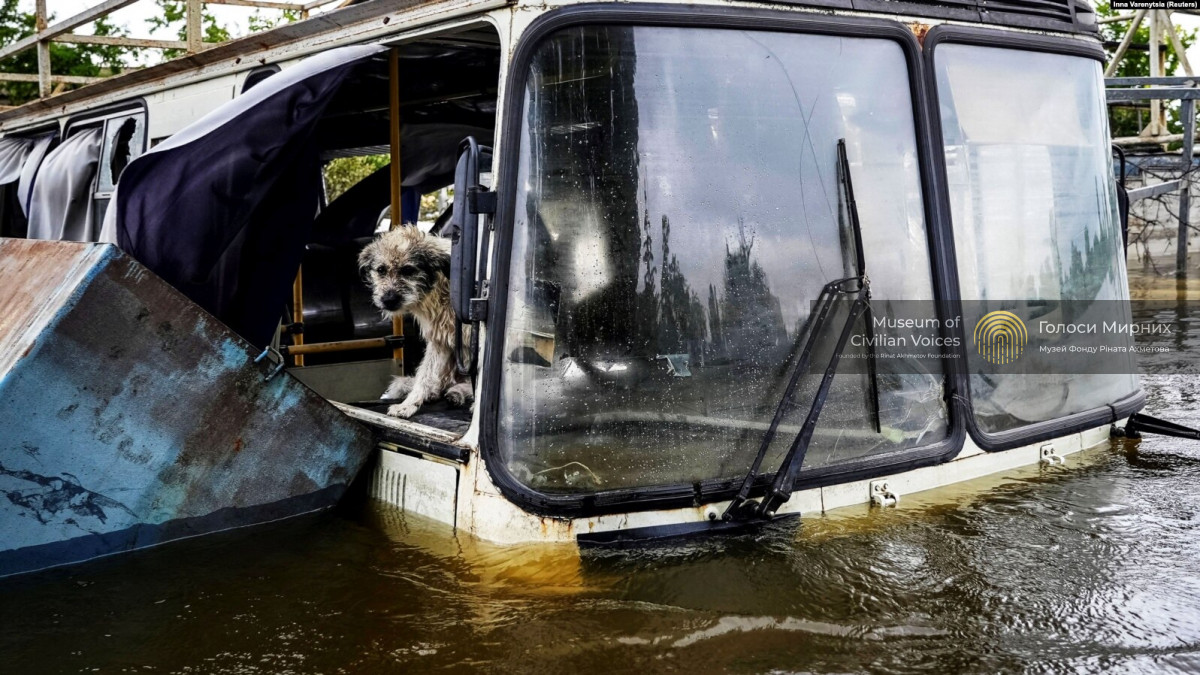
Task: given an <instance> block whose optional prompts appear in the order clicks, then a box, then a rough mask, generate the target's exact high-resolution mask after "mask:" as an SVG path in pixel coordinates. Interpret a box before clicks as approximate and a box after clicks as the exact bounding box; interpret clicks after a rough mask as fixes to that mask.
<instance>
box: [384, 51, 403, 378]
mask: <svg viewBox="0 0 1200 675" xmlns="http://www.w3.org/2000/svg"><path fill="white" fill-rule="evenodd" d="M397 50H398V48H397V47H392V49H391V51H390V52H389V53H388V109H389V115H388V122H389V126H390V127H391V132H392V133H391V167H392V168H391V179H392V182H391V188H392V189H391V193H392V218H391V221H392V222H391V228H392V229H395V228H397V227H400V226H402V225H403V224H404V223H403V220H404V216H403V214H402V213H401V212H400V190H401V185H400V183H401V174H400V58H399V51H397ZM392 335H397V336H403V335H404V317H402V316H400V315H396V316H395V317H393V318H392ZM403 344H404V342H403V341H400V343H399V346H397V347H396V348H395V349H393V350H392V358H393V359H395V361H396V365H397V366H399V368H400V374H401V375H403V374H404V347H403Z"/></svg>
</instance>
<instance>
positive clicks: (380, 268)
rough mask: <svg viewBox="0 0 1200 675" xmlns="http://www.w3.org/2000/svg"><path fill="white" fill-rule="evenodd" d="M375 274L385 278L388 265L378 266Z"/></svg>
mask: <svg viewBox="0 0 1200 675" xmlns="http://www.w3.org/2000/svg"><path fill="white" fill-rule="evenodd" d="M375 274H378V275H379V276H383V275H385V274H387V266H386V265H378V266H376V267H375Z"/></svg>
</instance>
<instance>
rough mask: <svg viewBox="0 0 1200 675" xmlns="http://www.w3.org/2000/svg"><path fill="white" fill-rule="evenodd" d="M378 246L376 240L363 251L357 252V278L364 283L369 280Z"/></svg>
mask: <svg viewBox="0 0 1200 675" xmlns="http://www.w3.org/2000/svg"><path fill="white" fill-rule="evenodd" d="M378 246H379V240H378V239H376V240H375V241H372V242H371V243H370V244H367V245H366V246H365V247H364V248H363V250H361V251H359V252H358V276H359V278H360V279H362V280H363V282H364V283H366V282H368V281H369V280H370V274H369V272H370V271H371V267H372V266H373V265H374V264H375V249H376V248H378Z"/></svg>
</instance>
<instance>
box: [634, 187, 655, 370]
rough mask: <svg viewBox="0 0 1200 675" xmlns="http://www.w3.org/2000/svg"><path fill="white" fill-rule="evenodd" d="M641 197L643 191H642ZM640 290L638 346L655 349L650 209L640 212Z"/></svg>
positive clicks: (645, 349) (644, 348)
mask: <svg viewBox="0 0 1200 675" xmlns="http://www.w3.org/2000/svg"><path fill="white" fill-rule="evenodd" d="M642 196H643V199H644V198H645V192H644V191H643V193H642ZM642 230H643V233H644V236H643V238H642V266H643V267H644V268H645V272H644V273H643V274H642V290H641V291H639V292H638V304H637V329H638V338H639V339H638V347H639V348H640V349H641V351H642V352H649V351H651V350H653V349H656V347H657V344H656V343H657V342H658V290H657V287H656V279H655V277H656V276H657V273H658V268H657V267H655V265H654V235H653V234H652V233H651V232H650V211H649V210H648V209H647V210H646V211H644V212H643V213H642Z"/></svg>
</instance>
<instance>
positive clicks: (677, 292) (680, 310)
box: [658, 216, 707, 354]
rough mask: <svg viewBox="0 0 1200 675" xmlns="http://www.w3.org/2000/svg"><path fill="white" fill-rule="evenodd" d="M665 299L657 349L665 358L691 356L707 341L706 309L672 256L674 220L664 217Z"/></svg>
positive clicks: (660, 317) (663, 298)
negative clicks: (672, 222) (668, 355)
mask: <svg viewBox="0 0 1200 675" xmlns="http://www.w3.org/2000/svg"><path fill="white" fill-rule="evenodd" d="M662 251H663V265H662V297H661V298H660V303H659V328H658V349H659V352H661V353H664V354H682V353H691V352H693V351H695V350H696V349H697V348H699V346H700V343H701V342H702V341H703V340H704V329H705V324H706V323H707V322H706V321H705V318H704V305H702V304H701V303H700V297H699V296H698V295H696V293H695V292H693V291H692V288H691V286H690V285H689V284H688V282H687V278H685V277H684V276H683V272H681V271H680V269H679V259H678V258H677V257H675V256H673V255H671V220H670V219H669V218H667V216H663V217H662Z"/></svg>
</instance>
